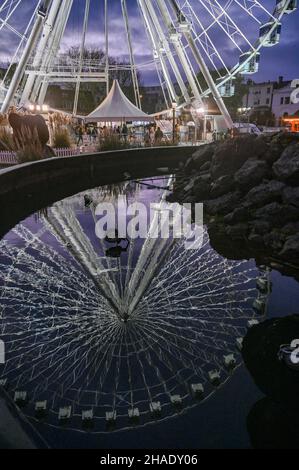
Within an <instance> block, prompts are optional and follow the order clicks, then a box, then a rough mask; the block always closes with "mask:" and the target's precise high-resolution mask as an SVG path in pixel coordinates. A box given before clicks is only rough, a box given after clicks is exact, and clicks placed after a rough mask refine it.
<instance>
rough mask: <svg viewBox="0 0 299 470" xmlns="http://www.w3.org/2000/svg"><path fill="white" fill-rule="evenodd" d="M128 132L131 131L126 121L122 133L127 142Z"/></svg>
mask: <svg viewBox="0 0 299 470" xmlns="http://www.w3.org/2000/svg"><path fill="white" fill-rule="evenodd" d="M128 132H129V131H128V126H127V124H126V123H124V125H123V128H122V131H121V133H122V135H123V138H124V141H125V143H127V140H128Z"/></svg>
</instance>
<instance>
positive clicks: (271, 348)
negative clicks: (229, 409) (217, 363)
mask: <svg viewBox="0 0 299 470" xmlns="http://www.w3.org/2000/svg"><path fill="white" fill-rule="evenodd" d="M296 338H299V315H292V316H289V317H284V318H272V319H270V320H266V321H264V322H263V323H261V324H259V325H257V326H254V327H253V328H250V330H249V331H248V333H247V335H246V336H245V338H244V342H243V349H242V356H243V359H244V363H245V365H246V367H247V369H248V371H249V372H250V374H251V376H252V378H253V380H254V381H255V383H256V385H257V386H258V387H259V389H260V390H261V391H262V392H263V393H264V394H266V395H267V396H269V397H272V398H273V399H274V400H275V401H276V402H282V403H287V404H292V405H293V406H294V407H295V409H294V410H293V412H295V411H296V410H297V412H298V410H299V403H298V394H299V375H298V370H293V369H291V368H289V367H288V366H287V365H286V364H285V362H284V361H280V360H279V358H278V352H279V350H280V346H281V345H282V344H291V342H292V341H293V340H294V339H296Z"/></svg>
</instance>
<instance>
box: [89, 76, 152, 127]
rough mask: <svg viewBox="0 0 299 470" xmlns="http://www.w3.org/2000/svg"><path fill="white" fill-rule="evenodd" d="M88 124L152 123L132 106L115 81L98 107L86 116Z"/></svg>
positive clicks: (145, 115)
mask: <svg viewBox="0 0 299 470" xmlns="http://www.w3.org/2000/svg"><path fill="white" fill-rule="evenodd" d="M85 120H86V121H89V122H119V121H152V120H153V118H152V117H151V116H149V115H148V114H145V113H144V112H143V111H141V110H140V109H138V108H137V107H136V106H134V105H133V104H132V103H131V101H130V100H128V98H127V97H126V96H125V94H124V93H123V91H122V89H121V88H120V86H119V83H118V81H117V80H114V82H113V85H112V88H111V90H110V93H109V95H108V96H107V98H106V99H105V100H104V101H103V103H102V104H100V106H99V107H98V108H97V109H95V110H94V111H93V112H92V113H91V114H89V115H88V116H86V118H85Z"/></svg>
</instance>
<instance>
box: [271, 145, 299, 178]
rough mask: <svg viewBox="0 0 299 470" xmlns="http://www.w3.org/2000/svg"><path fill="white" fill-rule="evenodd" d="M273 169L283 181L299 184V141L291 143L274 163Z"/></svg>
mask: <svg viewBox="0 0 299 470" xmlns="http://www.w3.org/2000/svg"><path fill="white" fill-rule="evenodd" d="M273 171H274V174H275V175H276V177H277V178H278V179H279V180H281V181H286V182H287V183H289V184H291V185H296V186H299V142H295V143H292V144H291V145H289V146H288V147H287V148H286V149H285V150H284V152H283V153H282V155H281V157H280V158H279V159H278V160H277V161H276V162H275V163H274V165H273Z"/></svg>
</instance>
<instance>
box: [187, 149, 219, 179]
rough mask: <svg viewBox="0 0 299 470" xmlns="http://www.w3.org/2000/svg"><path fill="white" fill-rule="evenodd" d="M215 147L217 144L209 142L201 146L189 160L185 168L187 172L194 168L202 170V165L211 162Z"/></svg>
mask: <svg viewBox="0 0 299 470" xmlns="http://www.w3.org/2000/svg"><path fill="white" fill-rule="evenodd" d="M215 148H216V147H215V144H208V145H204V146H202V147H200V148H199V149H198V150H197V151H196V152H195V153H194V154H193V155H192V157H191V158H190V159H189V160H188V161H187V163H186V166H185V170H186V171H187V172H190V171H192V170H202V166H203V165H204V164H206V163H211V161H212V158H213V155H214V152H215Z"/></svg>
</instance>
